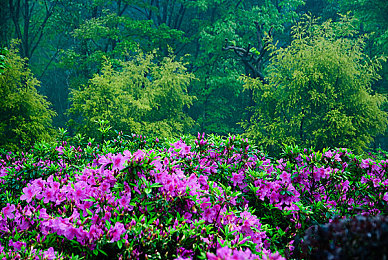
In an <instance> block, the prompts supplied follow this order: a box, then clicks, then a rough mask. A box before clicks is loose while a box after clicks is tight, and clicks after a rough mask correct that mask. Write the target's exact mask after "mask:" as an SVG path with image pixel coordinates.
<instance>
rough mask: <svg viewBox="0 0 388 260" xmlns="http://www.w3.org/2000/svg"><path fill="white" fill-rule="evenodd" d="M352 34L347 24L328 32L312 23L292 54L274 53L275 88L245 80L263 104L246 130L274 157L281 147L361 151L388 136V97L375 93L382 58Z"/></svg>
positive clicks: (299, 33) (296, 38) (298, 29)
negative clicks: (386, 107) (385, 107)
mask: <svg viewBox="0 0 388 260" xmlns="http://www.w3.org/2000/svg"><path fill="white" fill-rule="evenodd" d="M352 28H353V27H352V19H350V18H348V17H346V16H343V17H342V19H341V21H339V22H336V23H334V22H331V21H330V20H329V21H326V22H324V23H323V24H321V25H319V24H317V22H316V20H315V19H312V18H311V17H309V16H306V17H305V19H302V21H301V22H300V23H298V24H297V25H296V26H294V27H293V30H292V35H293V36H292V37H293V41H292V43H291V45H290V46H288V47H285V48H279V49H276V47H275V46H274V45H273V44H271V45H270V46H269V48H270V51H271V52H272V57H271V66H270V67H269V70H268V77H267V81H268V84H262V82H261V81H259V80H255V79H251V78H245V80H246V87H247V88H250V89H253V91H254V98H255V102H256V105H255V106H254V107H253V108H252V109H253V111H254V115H253V116H252V118H251V119H250V120H249V121H246V122H243V126H244V127H245V129H246V131H247V135H248V136H249V137H250V138H253V139H256V140H257V142H258V143H260V144H262V145H264V146H266V147H267V148H268V149H270V150H271V149H272V150H279V149H280V147H281V145H282V143H286V144H300V145H304V146H313V147H315V148H317V149H322V148H323V147H326V146H331V147H335V146H336V147H348V148H352V149H355V150H361V149H363V148H366V147H367V146H368V144H369V143H370V142H371V141H372V140H373V137H374V136H376V135H377V134H379V133H383V132H384V130H385V129H386V126H387V123H388V121H387V113H386V112H383V111H382V110H381V109H380V106H381V105H382V104H383V103H384V102H385V97H384V96H382V95H380V94H378V93H373V91H372V90H371V84H372V83H373V82H374V81H375V80H377V79H378V78H379V75H378V74H377V71H378V69H379V68H381V60H383V58H382V57H378V58H374V59H372V60H371V59H370V58H369V57H368V56H367V55H365V54H364V53H363V48H364V43H365V37H366V36H357V35H355V34H354V31H353V30H352Z"/></svg>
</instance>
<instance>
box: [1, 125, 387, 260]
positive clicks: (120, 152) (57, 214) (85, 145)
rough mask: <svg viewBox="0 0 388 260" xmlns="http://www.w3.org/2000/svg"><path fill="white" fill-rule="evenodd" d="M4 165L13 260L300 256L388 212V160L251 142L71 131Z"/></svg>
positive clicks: (5, 157)
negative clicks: (325, 231)
mask: <svg viewBox="0 0 388 260" xmlns="http://www.w3.org/2000/svg"><path fill="white" fill-rule="evenodd" d="M0 156H1V157H0V209H1V210H0V212H1V214H0V255H1V256H2V257H5V258H20V259H104V258H105V259H112V258H117V259H284V258H293V257H297V256H298V255H301V254H302V253H303V255H304V256H306V255H307V256H308V254H309V252H311V253H314V254H315V253H316V248H314V245H315V244H314V243H310V244H306V245H305V246H302V245H304V243H306V242H305V241H304V240H303V239H302V238H303V237H304V236H305V235H306V234H305V233H306V230H309V228H310V227H312V226H314V225H324V224H326V223H330V222H333V221H337V220H338V219H342V218H344V219H347V218H351V217H354V216H359V215H363V216H377V215H384V214H386V213H387V201H388V189H387V184H388V180H387V179H386V174H385V171H386V168H387V167H388V161H387V160H386V159H385V157H384V156H375V157H376V158H373V157H371V158H369V157H366V156H360V155H355V154H353V153H352V152H351V151H350V150H348V149H324V150H322V151H313V150H311V149H301V148H299V147H285V148H284V151H283V153H282V154H281V156H280V157H279V158H277V159H274V158H270V157H268V156H267V155H266V154H265V153H263V152H262V151H260V150H258V149H257V148H256V147H254V146H252V145H251V144H250V143H249V141H248V140H247V139H243V138H242V137H241V136H229V137H220V136H215V135H208V136H205V135H204V134H202V135H201V134H198V136H196V137H193V136H182V137H181V138H179V139H169V140H167V139H163V140H158V139H157V138H155V139H154V138H146V137H144V136H139V135H124V134H123V133H121V132H116V138H112V139H109V140H105V141H103V143H97V142H96V141H95V140H94V139H90V138H89V139H87V138H85V137H83V136H82V135H77V136H75V137H73V138H69V137H67V136H66V131H65V130H63V129H62V130H61V134H60V135H59V136H58V139H57V141H56V142H53V143H45V142H38V143H36V144H35V145H34V147H33V148H32V149H31V150H29V151H28V152H15V153H12V152H8V151H5V150H2V151H1V154H0ZM306 248H308V250H305V249H306ZM302 250H304V251H303V252H302ZM301 252H302V253H301Z"/></svg>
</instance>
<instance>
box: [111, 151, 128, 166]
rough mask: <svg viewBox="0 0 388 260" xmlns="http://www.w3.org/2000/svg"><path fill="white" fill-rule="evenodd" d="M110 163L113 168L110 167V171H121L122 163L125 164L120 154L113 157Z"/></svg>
mask: <svg viewBox="0 0 388 260" xmlns="http://www.w3.org/2000/svg"><path fill="white" fill-rule="evenodd" d="M112 162H113V166H112V170H116V169H118V170H122V169H124V166H123V165H124V162H125V157H124V156H123V155H122V154H121V153H118V154H117V155H115V156H112Z"/></svg>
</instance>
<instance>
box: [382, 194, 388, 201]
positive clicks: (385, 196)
mask: <svg viewBox="0 0 388 260" xmlns="http://www.w3.org/2000/svg"><path fill="white" fill-rule="evenodd" d="M383 200H385V201H387V202H388V192H386V193H385V194H384V197H383Z"/></svg>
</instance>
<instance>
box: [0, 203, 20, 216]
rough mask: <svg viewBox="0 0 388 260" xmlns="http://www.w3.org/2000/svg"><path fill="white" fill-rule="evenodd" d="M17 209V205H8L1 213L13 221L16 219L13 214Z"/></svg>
mask: <svg viewBox="0 0 388 260" xmlns="http://www.w3.org/2000/svg"><path fill="white" fill-rule="evenodd" d="M15 209H16V208H15V205H13V204H9V203H7V206H6V207H4V208H3V209H2V211H1V212H2V213H3V214H4V217H5V218H9V219H13V218H14V217H15V215H14V214H13V212H14V211H15Z"/></svg>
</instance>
